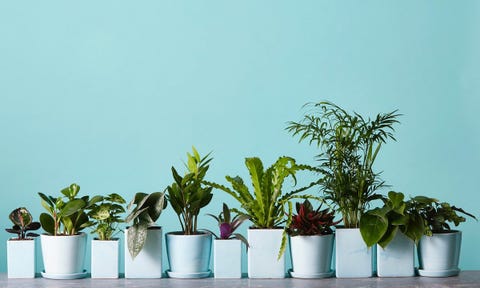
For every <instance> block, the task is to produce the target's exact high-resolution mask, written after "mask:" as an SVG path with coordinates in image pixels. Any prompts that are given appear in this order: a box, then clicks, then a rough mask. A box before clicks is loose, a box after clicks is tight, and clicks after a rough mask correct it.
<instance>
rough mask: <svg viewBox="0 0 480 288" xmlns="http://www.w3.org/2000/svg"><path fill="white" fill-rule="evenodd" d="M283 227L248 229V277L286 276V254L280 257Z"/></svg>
mask: <svg viewBox="0 0 480 288" xmlns="http://www.w3.org/2000/svg"><path fill="white" fill-rule="evenodd" d="M282 234H283V229H248V244H249V246H250V247H249V248H248V252H247V254H248V277H249V278H285V255H282V256H281V257H280V259H278V253H279V251H280V246H281V244H282Z"/></svg>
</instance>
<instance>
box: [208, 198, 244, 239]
mask: <svg viewBox="0 0 480 288" xmlns="http://www.w3.org/2000/svg"><path fill="white" fill-rule="evenodd" d="M207 215H208V216H210V217H212V218H214V219H215V220H217V222H218V228H219V229H220V236H217V235H216V234H215V233H214V232H212V231H209V232H210V233H212V234H213V236H215V238H216V239H223V240H228V239H233V238H236V239H238V240H240V241H242V242H243V243H244V244H245V245H247V247H248V241H247V239H245V237H243V235H242V234H240V233H235V230H237V228H238V227H239V226H240V225H241V224H242V223H243V222H244V221H246V220H248V219H249V217H248V216H247V215H240V214H236V215H235V216H234V217H233V218H232V217H231V213H230V209H229V208H228V206H227V204H225V203H223V211H222V212H221V213H220V214H219V215H218V216H215V215H212V214H207ZM207 231H208V230H207Z"/></svg>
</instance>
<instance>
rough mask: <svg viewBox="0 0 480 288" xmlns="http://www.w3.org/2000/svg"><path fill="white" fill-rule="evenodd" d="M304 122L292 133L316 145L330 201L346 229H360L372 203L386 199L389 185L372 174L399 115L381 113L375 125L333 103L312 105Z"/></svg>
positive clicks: (290, 126) (293, 127) (290, 125)
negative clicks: (381, 191) (384, 190)
mask: <svg viewBox="0 0 480 288" xmlns="http://www.w3.org/2000/svg"><path fill="white" fill-rule="evenodd" d="M304 108H307V109H308V111H307V112H306V114H305V115H304V118H303V119H302V120H301V121H300V122H289V123H288V126H287V128H286V129H287V131H289V132H290V133H292V135H293V136H299V137H300V139H299V142H301V141H304V140H307V141H309V143H310V144H315V145H316V146H317V147H318V148H319V149H320V153H319V154H318V155H317V157H316V159H317V161H318V163H319V165H318V168H319V170H320V171H321V176H320V177H321V179H320V182H321V185H322V190H323V193H324V195H325V199H326V200H330V201H331V202H332V203H333V204H335V205H336V207H335V209H336V210H338V211H340V213H342V218H343V223H344V225H345V226H346V227H347V228H358V227H359V223H360V218H361V216H362V214H363V213H364V212H365V211H366V210H367V208H368V204H369V203H370V202H371V201H373V200H376V199H381V195H379V194H378V193H377V190H378V189H380V188H381V187H382V186H384V182H383V181H382V180H381V179H380V177H379V173H378V172H375V171H374V170H373V164H374V162H375V160H376V158H377V155H378V153H379V151H380V148H381V146H382V144H384V143H386V141H387V140H389V139H392V140H395V138H394V137H393V131H394V129H393V125H394V124H396V123H398V120H397V117H399V116H400V114H398V113H397V111H396V110H395V111H393V112H390V113H386V114H378V115H377V116H376V117H375V118H374V119H373V120H372V119H370V118H364V117H363V116H361V115H360V114H358V113H355V112H354V113H348V112H347V111H345V110H344V109H342V108H341V107H339V106H337V105H335V104H333V103H330V102H319V103H309V104H306V105H305V106H304Z"/></svg>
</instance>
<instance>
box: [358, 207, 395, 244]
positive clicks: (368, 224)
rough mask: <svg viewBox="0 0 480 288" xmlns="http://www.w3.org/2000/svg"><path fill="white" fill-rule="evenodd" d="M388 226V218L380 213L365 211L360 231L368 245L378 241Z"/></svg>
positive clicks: (361, 219)
mask: <svg viewBox="0 0 480 288" xmlns="http://www.w3.org/2000/svg"><path fill="white" fill-rule="evenodd" d="M387 228H388V219H387V218H386V217H385V216H383V217H382V216H381V215H378V214H371V213H365V214H363V215H362V217H361V218H360V233H361V234H362V238H363V241H365V244H367V246H368V247H371V246H373V245H375V244H376V243H378V242H379V241H380V239H381V238H382V237H383V235H384V234H385V232H386V231H387Z"/></svg>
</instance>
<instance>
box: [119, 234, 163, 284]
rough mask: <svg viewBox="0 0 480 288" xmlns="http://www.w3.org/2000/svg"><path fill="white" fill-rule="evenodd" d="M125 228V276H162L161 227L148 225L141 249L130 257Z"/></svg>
mask: <svg viewBox="0 0 480 288" xmlns="http://www.w3.org/2000/svg"><path fill="white" fill-rule="evenodd" d="M126 239H128V228H127V229H125V245H124V248H125V250H124V251H125V253H124V254H125V278H162V272H163V271H162V228H161V227H149V228H148V231H147V240H146V241H145V245H144V246H143V249H142V251H140V253H138V255H137V257H135V259H132V256H131V255H130V252H129V251H128V245H127V240H126Z"/></svg>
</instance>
